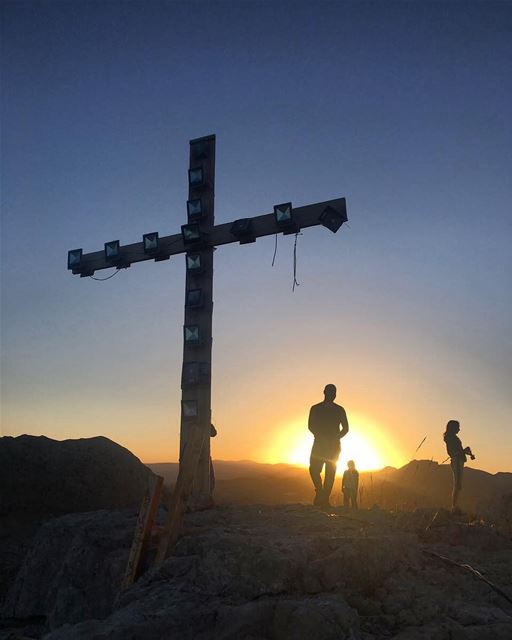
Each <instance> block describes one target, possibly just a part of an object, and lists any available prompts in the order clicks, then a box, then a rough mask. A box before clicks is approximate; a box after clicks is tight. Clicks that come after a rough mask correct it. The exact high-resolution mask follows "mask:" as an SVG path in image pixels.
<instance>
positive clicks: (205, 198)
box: [180, 135, 215, 507]
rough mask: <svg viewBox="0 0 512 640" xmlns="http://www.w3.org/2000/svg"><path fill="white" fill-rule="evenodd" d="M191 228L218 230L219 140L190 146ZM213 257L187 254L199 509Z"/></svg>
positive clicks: (187, 371) (189, 403)
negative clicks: (198, 447) (198, 448)
mask: <svg viewBox="0 0 512 640" xmlns="http://www.w3.org/2000/svg"><path fill="white" fill-rule="evenodd" d="M188 198H189V199H188V202H187V212H188V223H189V224H194V225H196V224H198V225H199V231H200V234H201V236H202V237H204V238H210V237H211V234H212V230H213V227H214V222H215V216H214V200H215V136H214V135H212V136H207V137H204V138H197V139H195V140H191V141H190V165H189V192H188ZM213 251H214V247H212V246H211V245H210V244H208V245H207V244H206V243H204V244H202V242H201V241H199V242H194V243H191V245H190V250H189V251H187V254H186V266H187V272H186V281H185V322H184V327H183V333H184V343H183V368H182V405H181V406H182V408H181V426H180V459H181V457H182V456H183V452H184V449H185V447H186V445H187V443H188V442H189V433H190V429H191V427H192V426H193V425H194V424H197V425H199V427H200V429H201V430H204V432H205V433H206V434H207V437H206V438H205V439H204V444H203V449H202V452H201V456H200V459H199V464H198V469H197V474H196V477H195V481H194V488H193V495H192V499H191V501H192V502H193V503H194V506H195V507H201V506H207V505H208V504H209V503H210V502H211V491H210V437H209V436H210V424H211V389H212V387H211V380H212V321H213Z"/></svg>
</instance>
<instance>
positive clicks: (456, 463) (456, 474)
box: [450, 459, 464, 511]
mask: <svg viewBox="0 0 512 640" xmlns="http://www.w3.org/2000/svg"><path fill="white" fill-rule="evenodd" d="M450 466H451V468H452V473H453V491H452V511H457V510H458V508H459V494H460V490H461V489H462V471H463V469H464V462H463V461H462V460H457V459H455V460H452V461H451V463H450Z"/></svg>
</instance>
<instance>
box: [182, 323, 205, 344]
mask: <svg viewBox="0 0 512 640" xmlns="http://www.w3.org/2000/svg"><path fill="white" fill-rule="evenodd" d="M183 338H184V340H185V344H186V345H189V346H195V345H198V344H200V342H201V340H200V334H199V327H198V326H197V325H196V324H186V325H185V326H184V327H183Z"/></svg>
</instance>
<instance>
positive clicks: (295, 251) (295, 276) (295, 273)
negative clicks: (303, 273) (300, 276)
mask: <svg viewBox="0 0 512 640" xmlns="http://www.w3.org/2000/svg"><path fill="white" fill-rule="evenodd" d="M301 235H302V233H300V231H298V232H297V233H296V234H295V242H294V244H293V287H292V291H295V287H300V283H299V282H298V281H297V239H298V237H299V236H301Z"/></svg>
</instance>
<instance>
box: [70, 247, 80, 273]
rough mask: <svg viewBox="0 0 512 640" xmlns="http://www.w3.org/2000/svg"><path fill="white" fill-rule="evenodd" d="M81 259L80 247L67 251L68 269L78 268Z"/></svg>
mask: <svg viewBox="0 0 512 640" xmlns="http://www.w3.org/2000/svg"><path fill="white" fill-rule="evenodd" d="M81 261H82V249H72V250H71V251H68V269H78V267H79V266H80V262H81Z"/></svg>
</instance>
